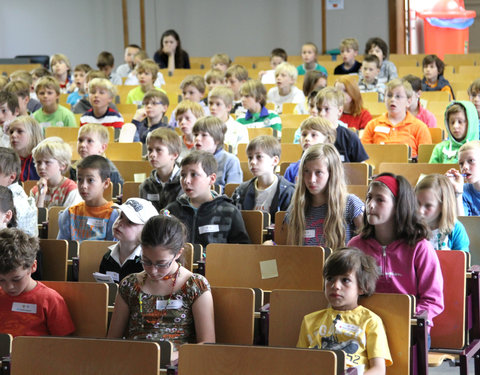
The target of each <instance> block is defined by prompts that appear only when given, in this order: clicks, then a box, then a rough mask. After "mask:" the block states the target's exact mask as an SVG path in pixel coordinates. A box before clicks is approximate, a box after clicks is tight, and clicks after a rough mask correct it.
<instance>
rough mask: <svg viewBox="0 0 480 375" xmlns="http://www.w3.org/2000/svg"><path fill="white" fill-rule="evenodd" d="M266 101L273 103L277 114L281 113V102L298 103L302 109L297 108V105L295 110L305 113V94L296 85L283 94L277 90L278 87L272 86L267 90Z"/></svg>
mask: <svg viewBox="0 0 480 375" xmlns="http://www.w3.org/2000/svg"><path fill="white" fill-rule="evenodd" d="M267 102H271V103H274V104H275V112H276V113H278V114H281V113H282V106H283V103H297V104H300V106H301V107H304V110H301V109H299V108H298V106H297V110H298V111H299V112H298V113H299V114H304V113H305V95H304V94H303V91H302V90H300V89H299V88H298V87H296V86H292V90H291V91H290V93H289V94H288V95H285V96H283V95H280V93H279V92H278V87H272V88H271V89H270V90H268V94H267Z"/></svg>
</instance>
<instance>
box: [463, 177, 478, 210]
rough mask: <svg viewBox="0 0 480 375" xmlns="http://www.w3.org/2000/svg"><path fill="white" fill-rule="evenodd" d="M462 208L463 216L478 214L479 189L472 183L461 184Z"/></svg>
mask: <svg viewBox="0 0 480 375" xmlns="http://www.w3.org/2000/svg"><path fill="white" fill-rule="evenodd" d="M463 208H464V210H465V216H480V191H477V190H475V188H474V187H473V185H472V184H465V185H463Z"/></svg>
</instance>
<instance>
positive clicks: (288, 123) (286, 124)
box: [280, 113, 310, 129]
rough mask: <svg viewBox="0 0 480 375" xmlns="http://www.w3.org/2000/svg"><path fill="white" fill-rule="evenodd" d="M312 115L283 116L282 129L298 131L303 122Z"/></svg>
mask: <svg viewBox="0 0 480 375" xmlns="http://www.w3.org/2000/svg"><path fill="white" fill-rule="evenodd" d="M309 117H310V115H295V114H293V115H292V114H290V113H286V114H281V115H280V119H281V120H282V129H285V128H295V129H298V128H299V127H300V125H301V123H302V121H303V120H306V119H307V118H309Z"/></svg>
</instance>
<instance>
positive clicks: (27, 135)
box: [8, 116, 43, 182]
mask: <svg viewBox="0 0 480 375" xmlns="http://www.w3.org/2000/svg"><path fill="white" fill-rule="evenodd" d="M8 132H9V134H10V144H11V145H12V149H13V150H15V152H16V153H17V154H18V156H20V160H21V163H22V166H21V172H20V176H19V179H20V181H22V182H23V181H27V180H38V179H40V177H39V176H38V174H37V170H36V169H35V164H34V163H33V158H32V150H33V148H34V147H35V146H36V145H38V144H39V143H40V142H41V141H42V139H43V133H42V128H40V125H39V124H38V122H37V120H35V119H34V118H33V117H30V116H20V117H17V118H16V119H15V120H13V121H12V123H11V124H10V127H9V129H8Z"/></svg>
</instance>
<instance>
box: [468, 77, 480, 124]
mask: <svg viewBox="0 0 480 375" xmlns="http://www.w3.org/2000/svg"><path fill="white" fill-rule="evenodd" d="M467 92H468V97H469V98H470V101H471V102H472V103H473V105H474V106H475V108H476V109H477V113H478V118H479V119H480V78H477V79H476V80H474V81H473V82H472V83H471V84H470V86H468V90H467Z"/></svg>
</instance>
